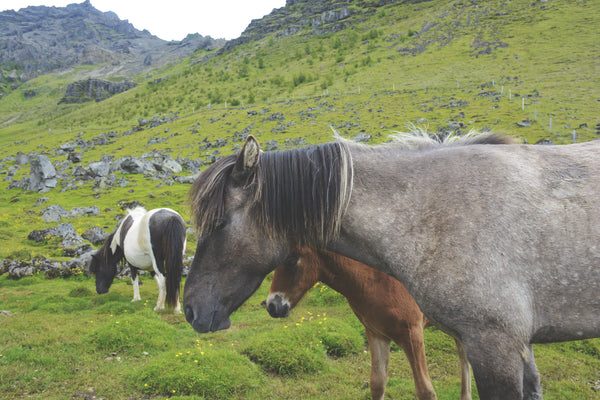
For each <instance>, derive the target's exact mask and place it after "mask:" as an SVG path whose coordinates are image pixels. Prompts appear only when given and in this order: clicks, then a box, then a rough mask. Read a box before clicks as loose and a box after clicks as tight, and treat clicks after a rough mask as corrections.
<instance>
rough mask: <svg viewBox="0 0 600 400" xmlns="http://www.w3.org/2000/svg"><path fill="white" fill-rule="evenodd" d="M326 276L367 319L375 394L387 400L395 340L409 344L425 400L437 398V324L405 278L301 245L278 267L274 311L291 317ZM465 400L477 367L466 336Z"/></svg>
mask: <svg viewBox="0 0 600 400" xmlns="http://www.w3.org/2000/svg"><path fill="white" fill-rule="evenodd" d="M317 282H323V283H325V284H326V285H328V286H329V287H331V288H332V289H334V290H335V291H337V292H339V293H340V294H342V295H343V296H344V297H346V299H347V300H348V304H349V305H350V308H352V311H354V314H356V316H357V317H358V319H359V320H360V322H361V323H362V324H363V325H364V327H365V331H366V333H367V340H368V341H369V349H370V350H371V397H372V398H373V399H374V400H383V397H384V394H385V386H386V384H387V378H388V361H389V357H390V342H391V341H392V340H393V341H394V342H396V344H397V345H398V346H400V347H401V348H402V350H404V354H406V357H407V358H408V361H409V363H410V367H411V368H412V373H413V377H414V381H415V389H416V393H417V398H418V399H419V400H433V399H436V398H437V396H436V394H435V391H434V390H433V385H432V384H431V379H430V378H429V372H428V369H427V360H426V357H425V346H424V345H423V329H424V328H426V327H428V326H431V324H430V323H429V321H428V320H427V318H426V317H425V316H424V315H423V313H422V312H421V310H420V309H419V306H417V303H415V300H414V299H413V298H412V297H411V296H410V294H409V293H408V291H407V290H406V288H405V287H404V285H402V283H400V281H398V280H396V279H394V278H392V277H391V276H389V275H387V274H384V273H383V272H381V271H378V270H376V269H373V268H371V267H368V266H366V265H364V264H361V263H359V262H357V261H354V260H352V259H350V258H346V257H344V256H341V255H339V254H336V253H332V252H330V251H327V250H313V249H310V248H308V247H299V248H297V249H294V250H293V252H292V253H290V255H289V256H288V257H287V258H286V259H285V260H284V262H283V264H281V265H280V266H278V267H277V268H276V269H275V274H274V275H273V282H272V283H271V290H270V291H269V296H268V298H267V301H266V307H267V310H268V311H269V314H271V316H272V317H275V318H282V317H287V316H288V315H289V312H290V310H291V309H292V308H294V307H295V306H296V304H298V302H299V301H300V299H302V297H303V296H304V295H305V294H306V292H307V291H308V290H309V289H310V288H312V287H313V286H314V285H315V283H317ZM455 343H456V350H457V353H458V356H459V358H460V361H461V374H462V376H461V383H462V390H461V396H460V398H461V400H471V369H470V366H469V362H468V361H467V355H466V354H465V352H464V348H463V346H462V343H460V341H458V340H456V339H455Z"/></svg>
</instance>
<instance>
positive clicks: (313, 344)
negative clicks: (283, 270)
mask: <svg viewBox="0 0 600 400" xmlns="http://www.w3.org/2000/svg"><path fill="white" fill-rule="evenodd" d="M142 282H143V285H142V286H141V288H140V289H141V295H142V299H143V300H142V301H140V302H135V303H132V302H131V301H130V300H131V297H132V288H131V285H128V284H127V281H126V280H123V281H119V280H117V281H116V282H115V283H114V285H113V286H112V287H111V291H110V292H109V293H107V294H105V295H97V294H96V293H95V290H94V282H93V280H92V279H89V278H86V277H85V276H84V275H80V276H76V277H71V278H68V279H54V280H47V279H45V278H43V276H41V275H38V276H33V277H28V278H22V279H20V280H18V281H14V280H10V279H7V277H6V275H3V276H0V305H1V306H0V309H1V310H10V311H11V315H0V337H2V343H0V370H1V371H2V374H0V398H2V399H14V398H33V399H64V398H75V399H77V398H85V396H90V397H91V396H92V395H95V396H97V397H103V398H110V399H117V400H118V399H131V398H140V399H141V398H160V399H163V398H172V399H202V398H205V399H299V398H302V399H320V398H323V397H325V396H326V397H327V398H331V399H347V398H355V399H368V398H370V394H369V389H368V387H367V386H366V385H365V382H368V380H369V369H370V356H369V354H368V352H367V350H368V347H367V344H366V339H365V335H364V330H363V328H362V326H361V325H360V323H359V322H358V320H357V319H356V317H354V315H353V314H352V312H351V311H350V308H349V307H348V305H347V304H346V303H345V301H343V299H342V297H341V296H340V295H338V294H335V292H333V291H332V290H331V289H327V290H326V291H323V290H321V288H322V285H319V286H318V287H316V288H315V289H313V290H311V291H310V292H309V294H308V295H307V298H306V300H305V301H303V302H301V303H300V304H299V305H298V307H297V308H296V309H295V310H294V311H292V314H291V316H290V317H288V318H286V319H273V318H271V317H270V316H269V315H268V313H267V311H266V310H264V308H263V307H262V306H260V302H261V301H262V300H264V299H265V298H266V296H267V293H268V287H269V285H270V278H268V279H267V280H266V281H265V283H264V284H263V285H262V287H261V288H260V289H259V291H258V292H257V294H256V295H255V296H253V297H252V298H250V299H249V300H248V302H247V303H246V304H244V305H243V306H242V307H241V308H240V309H239V310H238V311H236V312H235V313H234V314H233V315H232V327H231V328H230V329H229V330H226V331H221V332H216V333H210V334H197V333H195V332H194V330H193V329H191V327H190V326H189V325H188V324H187V322H186V321H185V318H184V317H183V316H182V315H174V314H172V313H171V312H170V311H165V312H161V313H157V312H155V311H153V307H154V304H155V302H156V295H157V293H156V286H155V284H154V281H153V280H152V279H151V278H150V277H149V276H143V277H142ZM325 292H327V293H325ZM325 295H326V296H328V297H330V298H331V297H333V296H337V297H339V301H335V302H330V304H329V305H321V306H316V305H314V304H320V303H322V299H320V297H322V296H325ZM599 344H600V343H599V341H598V340H597V339H596V340H584V341H579V342H569V343H558V344H550V345H536V346H535V352H536V353H535V354H536V361H537V364H538V367H539V371H540V374H541V376H542V385H543V389H544V398H545V399H550V400H552V399H556V400H558V399H560V400H563V399H578V400H579V399H599V398H600V394H599V393H598V392H597V391H594V389H593V387H596V390H597V385H598V383H597V382H598V380H599V379H600V376H599V375H598V371H600V346H599ZM425 346H426V351H427V357H428V362H429V368H430V375H431V378H432V380H433V385H434V387H435V389H436V391H437V394H438V398H439V399H456V398H458V394H459V393H460V371H459V363H458V357H457V355H456V353H455V350H454V342H453V341H452V339H450V337H448V336H446V335H445V334H443V333H441V332H439V331H437V330H435V329H428V330H427V331H426V332H425ZM473 390H474V398H475V399H476V398H478V397H477V395H476V389H475V386H474V384H473ZM387 398H390V399H407V400H408V399H414V398H415V391H414V384H413V381H412V375H411V371H410V366H409V364H408V361H407V360H406V357H405V356H404V353H403V352H402V351H401V350H399V349H398V348H397V347H396V346H393V347H392V354H391V358H390V376H389V383H388V389H387Z"/></svg>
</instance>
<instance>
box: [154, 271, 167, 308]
mask: <svg viewBox="0 0 600 400" xmlns="http://www.w3.org/2000/svg"><path fill="white" fill-rule="evenodd" d="M154 280H155V281H156V285H157V286H158V299H157V300H156V307H154V311H158V310H164V308H165V297H166V296H167V288H166V279H165V276H164V275H163V274H161V273H160V272H157V273H155V274H154Z"/></svg>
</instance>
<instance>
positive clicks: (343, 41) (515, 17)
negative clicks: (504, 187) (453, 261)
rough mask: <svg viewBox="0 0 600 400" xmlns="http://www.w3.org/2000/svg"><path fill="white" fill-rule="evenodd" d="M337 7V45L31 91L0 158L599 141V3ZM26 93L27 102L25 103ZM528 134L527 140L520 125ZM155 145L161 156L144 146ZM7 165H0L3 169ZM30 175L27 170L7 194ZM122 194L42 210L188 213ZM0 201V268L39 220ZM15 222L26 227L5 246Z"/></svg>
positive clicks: (3, 135)
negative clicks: (391, 141)
mask: <svg viewBox="0 0 600 400" xmlns="http://www.w3.org/2000/svg"><path fill="white" fill-rule="evenodd" d="M349 8H350V10H351V12H352V16H351V17H350V19H348V20H345V22H346V23H349V24H351V25H350V27H348V28H346V29H345V30H342V31H340V32H337V33H328V34H322V35H317V34H315V33H314V32H313V30H312V28H310V27H306V28H305V29H304V30H303V31H301V32H299V33H297V34H295V35H291V36H281V35H277V34H273V35H271V36H268V37H266V38H264V39H262V40H260V41H255V42H250V43H247V44H244V45H241V46H238V47H236V48H234V49H233V51H231V52H229V53H225V54H220V55H215V54H208V53H206V52H204V51H202V52H198V53H197V54H195V55H194V56H192V57H191V58H189V59H187V60H185V61H184V62H181V63H179V64H177V65H170V66H168V67H165V68H163V69H161V70H157V71H155V72H154V73H153V74H151V75H144V76H138V77H136V78H135V80H136V81H137V83H138V84H139V86H138V87H136V88H134V89H131V90H129V91H127V92H125V93H122V94H119V95H116V96H114V97H112V98H110V99H108V100H105V101H103V102H99V103H86V104H75V105H65V104H61V105H57V103H58V101H59V100H60V98H61V97H62V96H63V95H64V90H65V88H66V85H67V84H68V83H69V82H72V81H74V80H76V79H77V78H78V77H81V76H83V75H85V73H86V69H88V68H92V67H85V68H83V67H82V68H79V69H77V70H72V71H67V72H65V73H62V74H55V75H46V76H42V77H40V78H38V79H35V80H32V81H30V82H28V83H27V85H26V86H25V87H24V88H23V89H22V90H21V91H16V92H13V93H11V94H10V95H8V96H5V97H4V98H2V99H0V115H1V116H2V117H1V118H2V121H1V122H0V146H1V148H2V154H3V155H4V156H5V157H6V156H14V155H16V154H17V152H19V151H20V152H23V153H25V154H27V153H30V152H35V153H45V154H48V155H49V156H50V158H51V160H52V161H53V162H58V161H64V160H65V157H64V156H54V153H55V149H56V148H57V147H58V146H60V145H61V144H63V143H66V142H70V141H74V140H75V139H76V138H80V139H83V140H93V139H94V138H97V137H99V136H101V135H103V134H104V135H106V134H107V133H111V134H112V135H113V136H114V137H113V138H112V139H111V143H110V144H109V145H108V146H95V147H93V148H91V149H87V150H86V152H85V154H84V155H83V160H82V163H81V165H82V166H84V167H85V166H87V165H88V164H89V163H90V162H93V161H98V160H99V159H100V157H102V156H103V155H114V156H115V157H123V156H128V155H137V156H139V155H141V154H144V153H147V152H150V151H152V150H155V149H156V150H162V151H166V152H169V153H170V154H171V155H172V156H173V158H177V157H188V158H191V159H201V160H206V159H207V158H210V157H211V156H213V155H214V154H213V153H214V151H215V149H214V148H211V149H209V150H205V149H203V148H202V147H201V146H200V142H201V141H203V140H205V139H206V140H207V141H208V142H213V141H215V140H217V139H226V140H227V143H226V145H225V146H223V147H221V148H218V149H217V151H218V152H219V154H217V156H218V155H224V154H228V153H231V152H233V151H236V149H237V148H238V147H239V144H240V143H241V140H242V139H243V137H244V136H245V135H246V134H248V133H251V134H253V135H255V136H257V137H258V139H259V140H260V141H261V143H263V144H266V143H268V142H271V141H273V140H275V141H276V144H277V148H279V149H282V148H287V147H292V146H295V145H298V143H303V144H309V143H321V142H325V141H329V140H331V130H330V127H333V128H335V129H336V130H338V131H339V132H341V133H342V134H343V135H345V136H347V137H354V136H356V135H358V134H360V133H363V134H365V135H370V136H371V137H372V139H371V142H372V143H377V142H382V141H386V140H387V135H388V134H390V133H393V131H395V130H406V125H407V124H409V123H417V124H418V125H419V126H423V127H426V128H428V129H429V130H430V131H432V132H435V131H448V130H456V129H458V130H460V131H463V132H464V131H468V130H469V129H479V130H487V129H491V130H494V131H497V132H502V133H505V134H508V135H511V136H514V137H515V138H518V139H519V140H523V139H525V140H527V141H528V142H529V143H535V142H537V141H538V140H540V139H550V140H553V141H554V142H556V143H569V142H572V136H571V135H572V133H573V131H575V132H576V135H577V137H578V139H577V140H578V141H585V140H591V139H594V138H596V137H598V134H597V132H596V130H595V126H596V124H597V123H599V122H600V121H599V118H600V117H599V116H598V113H597V105H598V101H600V93H599V92H598V86H597V85H595V84H594V82H598V81H600V79H599V78H600V76H599V75H600V70H598V67H597V61H598V56H599V54H600V53H599V50H600V48H599V45H598V41H597V37H598V35H599V34H600V32H599V31H600V29H599V28H598V27H597V26H596V24H594V23H593V22H592V15H594V11H595V10H596V11H600V5H599V4H598V3H597V2H594V1H577V2H568V3H565V2H558V1H550V2H541V1H540V2H530V1H511V2H505V1H495V0H490V1H485V2H479V3H467V2H461V1H447V0H444V1H442V0H435V1H429V2H423V3H418V4H416V5H412V4H391V5H388V6H385V7H379V8H377V7H365V8H361V7H358V6H356V5H354V4H351V5H350V6H349ZM27 90H33V91H35V92H36V93H37V95H36V96H35V97H33V98H29V99H26V98H25V96H24V92H25V91H27ZM153 116H169V120H170V122H168V123H166V124H162V125H160V126H158V127H155V128H148V127H147V126H146V127H144V128H142V130H140V131H138V132H136V133H135V134H133V135H129V134H127V133H131V129H132V128H134V127H138V119H140V118H145V119H151V118H152V117H153ZM526 120H529V121H530V122H531V124H530V126H527V127H519V126H517V123H518V122H521V121H526ZM151 138H156V139H164V141H162V142H160V143H156V144H148V140H149V139H151ZM299 138H303V139H305V140H299ZM271 147H273V146H271ZM12 165H14V161H12V160H10V159H8V160H6V161H5V162H3V163H2V169H1V170H3V171H6V170H7V169H8V168H10V167H11V166H12ZM28 174H29V171H28V169H27V168H26V167H23V168H21V169H20V170H19V172H18V174H17V175H16V176H15V177H14V179H20V178H21V177H23V176H28ZM133 179H134V180H136V181H137V182H136V188H135V189H134V192H133V193H131V192H129V189H130V188H129V189H125V190H122V191H120V190H118V189H111V190H109V191H107V192H100V193H97V192H94V191H93V190H91V186H92V185H87V186H86V185H83V186H82V187H81V188H80V190H78V191H77V192H78V193H73V192H69V193H68V194H67V195H61V194H59V193H58V192H59V190H60V187H59V190H55V191H53V192H51V193H49V194H48V196H49V197H50V198H51V199H50V201H52V202H54V203H58V204H61V205H62V206H63V207H65V208H70V207H73V206H80V205H89V204H90V203H93V204H96V205H98V206H99V207H100V208H101V209H102V208H114V207H115V205H116V204H117V203H118V201H120V200H123V199H124V198H128V199H130V200H133V199H135V200H138V201H140V202H143V203H144V204H146V205H147V206H155V205H161V203H162V204H164V202H163V199H164V197H168V200H167V202H169V203H170V204H172V205H177V206H178V207H177V208H179V209H180V211H182V212H184V213H185V212H186V211H185V210H184V208H185V207H184V205H183V204H182V199H183V194H184V193H185V192H186V190H187V187H186V186H185V185H181V184H175V185H173V186H170V187H169V188H168V190H164V189H163V190H161V189H157V188H156V182H154V181H148V180H147V179H144V178H143V177H141V176H139V177H138V176H136V177H133ZM1 184H2V185H8V181H3V182H2V183H1ZM166 192H168V194H167V193H166ZM0 196H2V197H1V198H0V204H2V208H3V209H2V212H0V218H2V219H1V220H0V222H1V223H2V224H4V225H5V228H4V229H7V228H6V226H9V227H10V229H8V231H9V232H8V234H6V233H5V234H4V236H5V237H6V239H8V240H9V243H10V246H8V248H4V249H2V250H0V257H7V256H9V255H10V252H11V251H14V250H19V249H22V248H27V247H29V246H28V245H29V244H28V243H27V242H26V241H25V242H23V236H22V233H23V232H24V231H27V230H28V229H29V230H31V229H32V228H33V227H34V226H37V225H39V224H40V221H39V219H36V215H35V212H34V213H33V214H28V216H27V217H25V218H23V215H24V213H25V214H26V213H27V212H29V211H31V210H33V205H34V204H35V203H36V201H37V198H38V197H39V196H37V195H36V194H33V193H26V192H23V191H20V190H2V194H0ZM148 196H151V198H148ZM152 196H153V197H152ZM91 197H93V201H92V200H91ZM17 219H18V220H20V222H21V223H22V224H20V226H19V227H17V230H16V231H15V230H14V227H13V226H12V225H13V224H12V222H13V221H15V220H17ZM2 221H4V222H2ZM88 222H89V223H96V222H97V221H93V220H90V221H87V220H86V222H85V223H88ZM76 223H78V222H76ZM79 223H80V224H82V223H81V222H79ZM7 224H8V225H7ZM21 226H22V227H23V230H20V229H19V228H20V227H21ZM15 233H17V234H16V235H15ZM0 234H2V232H1V231H0ZM31 251H33V252H34V253H35V252H38V251H41V252H42V253H43V252H44V250H42V249H33V250H31ZM46 251H47V250H46Z"/></svg>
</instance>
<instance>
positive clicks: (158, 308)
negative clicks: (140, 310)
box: [154, 306, 165, 311]
mask: <svg viewBox="0 0 600 400" xmlns="http://www.w3.org/2000/svg"><path fill="white" fill-rule="evenodd" d="M164 309H165V308H164V307H159V306H156V307H154V311H160V310H164Z"/></svg>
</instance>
